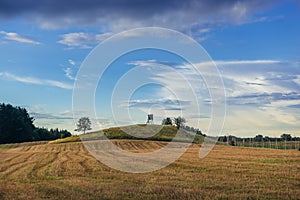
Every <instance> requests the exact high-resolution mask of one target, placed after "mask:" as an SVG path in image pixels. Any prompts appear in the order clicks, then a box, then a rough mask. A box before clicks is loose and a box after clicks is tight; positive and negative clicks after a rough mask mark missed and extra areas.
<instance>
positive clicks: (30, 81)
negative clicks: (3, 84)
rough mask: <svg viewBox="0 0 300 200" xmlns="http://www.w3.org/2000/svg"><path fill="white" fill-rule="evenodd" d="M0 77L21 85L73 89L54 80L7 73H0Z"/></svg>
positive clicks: (71, 86)
mask: <svg viewBox="0 0 300 200" xmlns="http://www.w3.org/2000/svg"><path fill="white" fill-rule="evenodd" d="M0 77H3V78H5V79H8V80H11V81H17V82H21V83H28V84H34V85H45V86H53V87H58V88H62V89H67V90H71V89H73V85H70V84H68V83H64V82H60V81H56V80H47V79H40V78H35V77H29V76H18V75H14V74H11V73H8V72H0Z"/></svg>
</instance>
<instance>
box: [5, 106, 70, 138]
mask: <svg viewBox="0 0 300 200" xmlns="http://www.w3.org/2000/svg"><path fill="white" fill-rule="evenodd" d="M33 122H34V118H33V117H30V116H29V114H28V112H27V110H26V109H25V108H21V107H14V106H12V105H10V104H4V103H2V104H0V144H5V143H18V142H30V141H42V140H54V139H58V138H65V137H69V136H71V133H70V132H69V131H67V130H58V129H57V128H56V129H50V130H48V129H46V128H39V127H36V126H35V125H34V124H33Z"/></svg>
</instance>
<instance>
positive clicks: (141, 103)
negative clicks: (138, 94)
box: [126, 98, 191, 110]
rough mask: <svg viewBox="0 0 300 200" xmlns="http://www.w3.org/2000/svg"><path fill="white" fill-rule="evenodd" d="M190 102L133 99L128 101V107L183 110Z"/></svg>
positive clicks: (164, 99) (163, 99)
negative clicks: (159, 107) (157, 107)
mask: <svg viewBox="0 0 300 200" xmlns="http://www.w3.org/2000/svg"><path fill="white" fill-rule="evenodd" d="M190 103H191V102H189V101H185V100H178V99H170V98H161V99H135V100H130V101H129V102H128V104H126V106H127V105H128V106H129V107H134V108H150V107H151V106H153V105H156V106H157V105H159V106H161V107H162V108H164V109H165V110H183V109H185V106H186V105H189V104H190Z"/></svg>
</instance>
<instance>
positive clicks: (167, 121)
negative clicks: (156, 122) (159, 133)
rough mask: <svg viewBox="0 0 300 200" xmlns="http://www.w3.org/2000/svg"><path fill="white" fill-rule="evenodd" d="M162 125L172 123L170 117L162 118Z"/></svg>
mask: <svg viewBox="0 0 300 200" xmlns="http://www.w3.org/2000/svg"><path fill="white" fill-rule="evenodd" d="M161 124H162V125H172V124H173V123H172V119H171V118H170V117H167V118H165V119H163V120H162V123H161Z"/></svg>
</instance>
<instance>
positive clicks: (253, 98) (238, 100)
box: [227, 92, 300, 106]
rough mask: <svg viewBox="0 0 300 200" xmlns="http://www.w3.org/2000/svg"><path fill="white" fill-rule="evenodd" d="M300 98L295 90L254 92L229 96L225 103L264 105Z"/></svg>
mask: <svg viewBox="0 0 300 200" xmlns="http://www.w3.org/2000/svg"><path fill="white" fill-rule="evenodd" d="M290 100H300V94H299V93H297V92H289V93H280V92H274V93H270V94H268V93H256V94H247V95H240V96H236V97H229V98H228V99H227V103H228V104H230V105H258V106H262V105H266V104H270V103H272V102H276V101H290Z"/></svg>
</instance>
